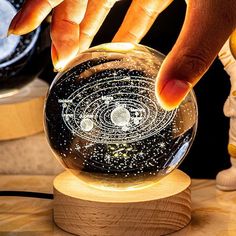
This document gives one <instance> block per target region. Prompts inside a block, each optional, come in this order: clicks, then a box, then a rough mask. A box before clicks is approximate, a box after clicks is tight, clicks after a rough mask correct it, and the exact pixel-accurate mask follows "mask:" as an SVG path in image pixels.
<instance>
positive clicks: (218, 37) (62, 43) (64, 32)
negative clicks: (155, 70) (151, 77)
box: [9, 0, 236, 110]
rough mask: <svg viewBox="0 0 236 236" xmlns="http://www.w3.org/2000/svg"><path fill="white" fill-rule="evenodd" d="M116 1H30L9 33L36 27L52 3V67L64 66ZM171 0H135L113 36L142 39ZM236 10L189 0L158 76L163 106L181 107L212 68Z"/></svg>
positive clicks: (230, 4) (231, 2)
mask: <svg viewBox="0 0 236 236" xmlns="http://www.w3.org/2000/svg"><path fill="white" fill-rule="evenodd" d="M115 2H116V0H64V1H63V0H34V1H32V0H27V1H26V3H25V4H24V6H23V8H22V10H21V11H20V12H18V14H17V15H16V16H15V17H14V19H13V21H12V23H11V25H10V28H9V33H13V34H25V33H28V32H30V31H32V30H33V29H35V28H36V27H37V26H39V24H40V23H41V22H42V20H43V19H44V18H45V17H46V16H47V15H48V14H49V12H50V11H51V10H52V9H53V8H54V11H53V16H52V25H51V38H52V60H53V64H54V67H55V68H56V69H57V70H60V69H61V68H63V66H64V65H65V64H67V62H69V61H70V60H71V59H72V58H73V57H74V56H76V54H77V53H78V52H79V51H83V50H85V49H87V48H88V47H89V45H90V43H91V41H92V39H93V37H94V35H95V34H96V33H97V31H98V29H99V28H100V26H101V24H102V23H103V21H104V19H105V17H106V15H107V14H108V12H109V10H110V9H111V7H112V6H113V5H114V3H115ZM171 2H172V0H133V1H132V3H131V6H130V8H129V10H128V12H127V14H126V16H125V19H124V21H123V23H122V25H121V27H120V29H119V30H118V32H117V34H116V35H115V37H114V39H113V41H115V42H118V41H119V42H121V41H123V42H127V41H128V42H134V43H138V42H139V41H140V40H141V39H142V37H143V36H144V35H145V34H146V33H147V31H148V30H149V29H150V27H151V26H152V24H153V22H154V21H155V19H156V18H157V16H158V15H159V13H161V12H162V11H163V10H164V9H165V8H166V7H167V6H168V5H169V4H170V3H171ZM235 10H236V1H235V0H227V1H225V0H189V3H188V7H187V13H186V18H185V22H184V25H183V28H182V30H181V33H180V35H179V38H178V40H177V42H176V44H175V45H174V47H173V49H172V50H171V52H170V53H169V54H168V55H167V57H166V59H165V61H164V63H163V65H162V67H161V70H160V73H159V76H158V78H157V86H156V91H157V97H158V99H159V101H160V104H161V105H162V106H163V107H164V108H166V109H168V110H171V109H173V108H175V107H177V106H178V105H179V104H180V102H181V101H182V99H183V98H184V97H185V96H186V95H187V93H188V92H189V91H190V90H191V88H192V87H193V86H194V85H195V84H196V83H197V82H198V80H199V79H200V78H201V76H202V75H203V74H204V73H205V72H206V70H207V69H208V68H209V66H210V65H211V63H212V62H213V60H214V59H215V57H216V55H217V53H218V52H219V51H220V49H221V47H222V46H223V44H224V42H225V41H226V40H227V39H228V37H229V36H230V34H231V33H232V32H233V30H234V29H235V27H236V14H235ZM232 42H234V40H232ZM232 45H233V44H232ZM234 45H235V44H234ZM234 48H235V47H234Z"/></svg>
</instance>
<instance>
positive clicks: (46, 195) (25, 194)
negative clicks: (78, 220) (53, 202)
mask: <svg viewBox="0 0 236 236" xmlns="http://www.w3.org/2000/svg"><path fill="white" fill-rule="evenodd" d="M0 196H8V197H32V198H45V199H53V194H51V193H40V192H28V191H0Z"/></svg>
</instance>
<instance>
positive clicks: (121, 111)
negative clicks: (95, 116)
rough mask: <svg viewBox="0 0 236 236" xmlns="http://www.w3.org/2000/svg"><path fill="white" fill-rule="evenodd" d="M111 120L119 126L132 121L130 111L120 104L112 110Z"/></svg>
mask: <svg viewBox="0 0 236 236" xmlns="http://www.w3.org/2000/svg"><path fill="white" fill-rule="evenodd" d="M111 121H112V122H113V124H115V125H117V126H126V125H128V124H129V121H130V112H129V111H128V110H127V109H126V108H124V107H122V106H118V107H116V108H115V109H114V110H113V111H112V112H111Z"/></svg>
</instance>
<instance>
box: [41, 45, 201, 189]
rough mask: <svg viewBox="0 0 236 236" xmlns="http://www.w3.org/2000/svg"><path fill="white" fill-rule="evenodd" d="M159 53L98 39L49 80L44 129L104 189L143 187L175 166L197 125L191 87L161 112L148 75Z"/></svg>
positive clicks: (76, 169)
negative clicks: (172, 106) (175, 105)
mask: <svg viewBox="0 0 236 236" xmlns="http://www.w3.org/2000/svg"><path fill="white" fill-rule="evenodd" d="M163 59H164V55H163V54H161V53H159V52H158V51H155V50H154V49H151V48H148V47H146V46H142V45H139V44H130V43H108V44H102V45H99V46H96V47H93V48H90V49H89V50H87V51H84V52H83V53H81V54H79V55H78V56H77V57H76V58H75V59H74V60H73V61H72V62H71V63H70V64H69V65H68V66H67V68H66V69H65V70H64V72H62V73H59V74H58V75H57V76H56V78H55V79H54V81H53V83H52V85H51V87H50V89H49V92H48V95H47V99H46V103H45V119H44V123H45V131H46V136H47V139H48V142H49V145H50V147H51V149H52V151H53V153H54V154H55V156H56V157H57V159H58V160H59V161H60V163H61V164H62V165H63V166H64V167H65V168H66V169H68V170H70V171H71V172H72V173H73V174H74V175H76V176H77V177H78V178H79V179H80V180H81V181H85V182H86V183H87V184H89V185H91V186H93V187H95V188H99V189H106V190H122V191H123V190H133V189H140V188H144V187H148V186H150V185H152V184H154V183H156V182H158V180H160V179H161V178H162V177H164V176H166V175H167V174H168V173H170V172H171V171H172V170H174V169H175V168H177V167H178V165H179V164H180V163H181V161H182V160H183V159H184V157H185V156H186V154H187V153H188V151H189V149H190V146H191V144H192V142H193V139H194V137H195V133H196V129H197V103H196V99H195V96H194V93H193V92H190V93H189V95H187V97H186V98H185V99H184V101H183V102H182V103H181V105H180V106H179V107H178V108H176V109H175V110H172V111H166V110H164V109H162V107H161V106H160V105H159V103H158V100H157V98H156V94H155V82H156V78H157V74H158V71H159V69H160V66H161V64H162V62H163Z"/></svg>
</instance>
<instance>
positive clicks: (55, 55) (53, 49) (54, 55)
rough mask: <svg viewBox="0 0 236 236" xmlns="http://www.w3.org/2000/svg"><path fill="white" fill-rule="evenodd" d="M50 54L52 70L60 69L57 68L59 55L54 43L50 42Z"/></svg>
mask: <svg viewBox="0 0 236 236" xmlns="http://www.w3.org/2000/svg"><path fill="white" fill-rule="evenodd" d="M51 56H52V64H53V67H54V68H53V71H54V72H58V71H60V69H61V68H59V57H58V53H57V49H56V47H55V46H54V44H52V47H51Z"/></svg>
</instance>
